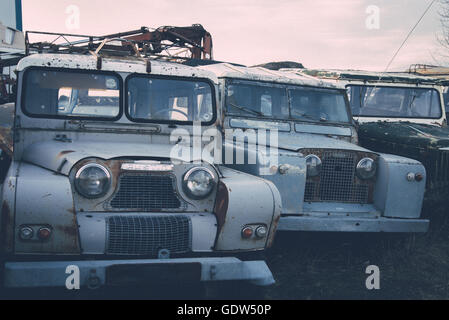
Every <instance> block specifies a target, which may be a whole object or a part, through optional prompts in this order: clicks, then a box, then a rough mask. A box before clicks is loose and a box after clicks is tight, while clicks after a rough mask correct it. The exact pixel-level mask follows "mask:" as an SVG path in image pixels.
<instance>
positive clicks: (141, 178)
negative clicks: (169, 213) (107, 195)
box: [110, 173, 181, 211]
mask: <svg viewBox="0 0 449 320" xmlns="http://www.w3.org/2000/svg"><path fill="white" fill-rule="evenodd" d="M175 185H176V182H175V178H174V176H173V175H158V174H155V173H147V174H135V173H134V174H133V173H126V174H122V175H121V176H120V179H119V183H118V190H117V192H116V193H115V195H114V197H113V198H112V200H111V202H110V206H111V207H112V209H132V210H142V211H154V210H160V209H178V208H180V207H181V202H180V200H179V198H178V195H177V193H176V189H175Z"/></svg>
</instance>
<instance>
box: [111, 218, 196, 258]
mask: <svg viewBox="0 0 449 320" xmlns="http://www.w3.org/2000/svg"><path fill="white" fill-rule="evenodd" d="M106 223H107V224H106V225H107V236H108V241H107V254H111V255H146V256H152V257H157V255H158V252H159V251H160V250H161V249H167V250H169V251H170V253H172V254H179V253H186V252H189V251H190V247H191V221H190V218H189V217H187V216H181V215H167V216H154V217H142V216H112V217H109V218H108V219H107V222H106Z"/></svg>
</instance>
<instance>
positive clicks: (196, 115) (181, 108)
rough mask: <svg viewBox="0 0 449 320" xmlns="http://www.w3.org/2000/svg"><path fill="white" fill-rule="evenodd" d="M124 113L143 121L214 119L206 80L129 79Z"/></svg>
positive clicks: (210, 88) (138, 77)
mask: <svg viewBox="0 0 449 320" xmlns="http://www.w3.org/2000/svg"><path fill="white" fill-rule="evenodd" d="M127 91H128V104H127V112H128V114H129V116H130V118H131V119H133V120H135V121H143V122H180V123H188V122H193V121H198V122H202V123H211V122H212V121H213V120H214V108H213V101H214V99H213V96H212V92H213V91H212V87H211V85H210V84H209V83H208V82H206V81H201V80H198V81H193V80H175V79H159V78H150V77H147V76H132V77H131V78H129V80H128V81H127Z"/></svg>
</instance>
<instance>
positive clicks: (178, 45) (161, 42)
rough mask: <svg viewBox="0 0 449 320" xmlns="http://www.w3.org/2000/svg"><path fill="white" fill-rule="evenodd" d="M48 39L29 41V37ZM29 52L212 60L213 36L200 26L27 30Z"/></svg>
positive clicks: (26, 40) (26, 52) (26, 45)
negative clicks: (104, 31)
mask: <svg viewBox="0 0 449 320" xmlns="http://www.w3.org/2000/svg"><path fill="white" fill-rule="evenodd" d="M31 36H32V37H39V38H50V40H48V39H45V40H40V41H38V42H32V41H31V40H30V38H31ZM32 53H66V54H73V53H77V54H93V55H96V56H98V55H109V56H136V57H143V58H152V59H163V60H168V61H176V62H178V61H185V60H190V59H204V60H212V59H213V54H212V36H211V34H210V33H209V32H207V31H206V30H205V29H204V28H203V26H202V25H200V24H194V25H192V26H190V27H172V26H163V27H159V28H157V29H150V28H148V27H141V28H140V29H138V30H132V31H126V32H120V33H114V34H109V35H104V36H92V35H80V34H68V33H55V32H40V31H27V32H26V33H25V55H29V54H32Z"/></svg>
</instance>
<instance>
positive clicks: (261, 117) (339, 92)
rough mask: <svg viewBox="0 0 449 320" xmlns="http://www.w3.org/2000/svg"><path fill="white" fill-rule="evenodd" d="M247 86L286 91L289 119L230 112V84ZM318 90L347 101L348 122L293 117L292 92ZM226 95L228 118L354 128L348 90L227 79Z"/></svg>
mask: <svg viewBox="0 0 449 320" xmlns="http://www.w3.org/2000/svg"><path fill="white" fill-rule="evenodd" d="M236 83H237V84H238V83H241V84H247V85H255V86H257V85H262V86H269V87H272V88H283V89H285V91H286V97H287V104H288V117H287V118H282V117H274V116H262V115H260V116H257V115H252V114H250V112H248V114H245V115H242V114H238V113H233V112H229V111H228V93H227V91H228V86H229V85H230V84H236ZM298 88H299V89H318V90H325V91H329V92H335V94H337V93H338V94H341V95H342V97H343V99H344V101H345V109H346V113H347V115H348V121H347V122H346V121H344V122H341V121H331V120H327V121H320V120H318V119H317V120H313V119H310V120H307V119H298V118H294V117H292V110H291V94H290V91H291V90H294V89H298ZM224 90H225V91H224V93H223V95H224V96H225V99H224V109H225V114H226V116H232V117H241V118H251V119H259V120H264V121H277V122H279V121H283V122H294V123H307V124H315V125H345V126H353V125H354V123H353V117H352V113H351V106H350V104H349V99H348V95H347V94H346V89H341V88H327V87H320V86H308V85H295V84H290V83H277V82H270V81H261V80H247V79H239V78H226V79H225V87H224Z"/></svg>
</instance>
